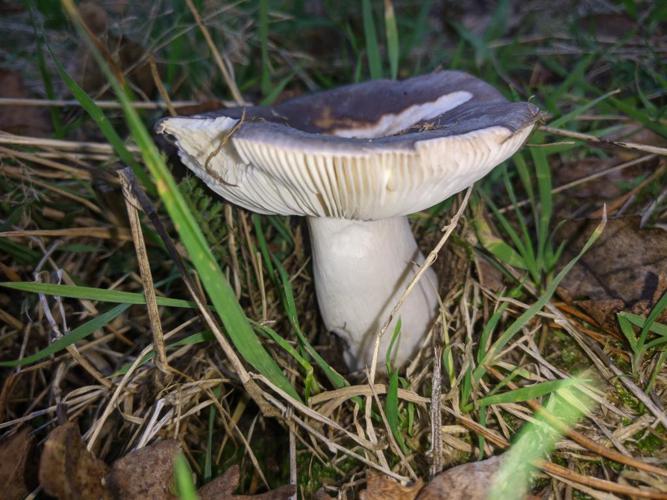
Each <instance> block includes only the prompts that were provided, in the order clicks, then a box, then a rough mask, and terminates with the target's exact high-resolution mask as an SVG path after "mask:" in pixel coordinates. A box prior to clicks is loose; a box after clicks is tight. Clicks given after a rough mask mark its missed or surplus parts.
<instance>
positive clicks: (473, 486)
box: [378, 456, 502, 500]
mask: <svg viewBox="0 0 667 500" xmlns="http://www.w3.org/2000/svg"><path fill="white" fill-rule="evenodd" d="M501 463H502V459H501V457H499V456H498V457H491V458H489V459H487V460H482V461H481V462H472V463H469V464H463V465H459V466H458V467H454V468H452V469H449V470H446V471H445V472H441V473H440V474H438V475H437V476H435V477H434V478H433V479H432V480H431V482H430V483H428V484H427V485H426V486H425V487H424V489H423V490H421V491H420V492H419V496H417V497H416V498H417V500H436V499H440V498H446V499H447V500H486V498H487V496H488V494H489V488H490V486H491V480H492V478H493V475H494V474H495V473H496V472H497V471H498V469H499V468H500V464H501ZM378 498H379V497H378Z"/></svg>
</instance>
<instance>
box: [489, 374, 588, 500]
mask: <svg viewBox="0 0 667 500" xmlns="http://www.w3.org/2000/svg"><path fill="white" fill-rule="evenodd" d="M580 383H582V382H581V380H580V379H578V378H574V379H572V380H571V381H570V382H569V383H568V384H567V385H564V386H563V387H560V388H559V389H558V390H557V391H556V392H555V393H554V394H553V395H552V396H551V397H550V398H549V402H548V403H547V405H546V407H547V411H548V412H549V413H550V414H552V415H556V416H558V417H559V419H560V421H561V422H562V423H563V424H564V425H565V426H566V427H571V426H573V425H574V424H575V423H576V422H577V420H579V419H580V418H581V416H582V415H583V413H584V412H582V408H578V407H577V406H575V405H572V404H570V403H569V402H568V401H569V400H571V399H573V398H575V399H576V396H577V395H575V389H574V388H575V387H576V386H577V385H579V384H580ZM583 410H585V411H586V412H587V411H590V403H589V402H588V401H586V402H585V403H584V405H583ZM536 417H537V419H536V421H535V422H531V423H529V424H526V425H525V426H524V427H523V429H521V432H520V434H519V438H518V439H517V440H516V442H515V443H514V444H513V445H512V447H511V448H510V450H509V451H508V452H507V454H506V457H505V459H504V461H503V464H502V466H501V468H500V470H499V471H498V473H497V474H496V475H495V478H494V483H493V485H492V486H491V488H490V489H489V491H490V492H491V493H490V495H489V499H492V500H500V499H502V500H506V499H515V498H517V499H518V498H523V497H524V494H525V492H526V491H528V485H529V482H530V474H531V472H532V470H533V468H534V467H535V462H536V461H537V460H539V459H541V458H543V457H544V456H546V455H547V454H548V453H549V452H550V451H551V450H552V449H553V448H554V446H555V445H556V441H557V440H558V439H559V438H560V436H561V435H562V429H559V430H556V429H555V428H553V427H552V426H550V425H549V424H548V423H547V422H548V420H547V417H545V416H541V415H540V413H538V414H537V415H536Z"/></svg>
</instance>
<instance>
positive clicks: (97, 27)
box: [79, 1, 155, 97]
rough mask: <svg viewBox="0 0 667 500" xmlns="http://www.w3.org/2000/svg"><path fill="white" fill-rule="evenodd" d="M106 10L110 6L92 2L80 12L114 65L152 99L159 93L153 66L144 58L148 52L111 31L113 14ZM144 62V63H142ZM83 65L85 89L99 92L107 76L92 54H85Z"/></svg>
mask: <svg viewBox="0 0 667 500" xmlns="http://www.w3.org/2000/svg"><path fill="white" fill-rule="evenodd" d="M105 7H107V6H106V5H104V6H103V5H102V4H101V3H100V2H96V1H88V2H82V3H81V5H80V7H79V10H80V12H81V16H82V18H83V20H84V22H85V23H86V25H87V26H88V28H89V29H90V31H91V32H92V33H93V34H94V35H95V36H96V37H97V38H98V40H99V41H100V43H101V44H102V46H103V47H104V50H105V51H106V52H107V53H108V55H109V56H110V57H111V59H112V61H113V64H114V65H115V66H117V67H118V68H119V69H121V70H123V71H126V72H127V75H126V76H127V79H128V80H129V81H130V82H132V83H133V84H134V85H135V86H136V87H137V88H139V89H140V90H141V91H142V92H143V93H144V94H145V95H147V96H149V97H150V96H151V95H153V92H154V90H155V81H154V80H153V76H152V74H151V71H150V66H149V64H148V62H146V60H145V59H144V55H145V53H146V50H145V49H144V48H143V47H142V46H141V45H139V44H138V43H136V42H134V41H133V40H130V39H129V38H127V37H126V36H124V35H120V36H118V35H116V34H114V33H112V32H111V30H110V29H109V22H108V20H109V14H108V13H107V11H106V10H105ZM109 7H112V5H111V4H110V5H109ZM116 15H117V14H116ZM140 61H142V62H141V63H140ZM79 64H80V69H79V72H80V78H79V79H80V84H81V87H82V88H83V89H84V90H86V91H88V92H90V93H95V92H97V91H99V90H100V89H102V88H104V87H105V86H106V84H107V78H106V76H105V75H104V73H103V72H102V71H101V70H100V69H99V66H98V65H97V64H96V63H95V60H94V59H93V57H92V56H91V55H90V53H89V52H88V51H85V50H84V51H82V53H81V56H80V57H79Z"/></svg>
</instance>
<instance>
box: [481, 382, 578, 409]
mask: <svg viewBox="0 0 667 500" xmlns="http://www.w3.org/2000/svg"><path fill="white" fill-rule="evenodd" d="M577 382H578V381H577V380H576V379H565V380H549V381H548V382H541V383H539V384H533V385H530V386H528V387H521V388H520V389H515V390H513V391H508V392H503V393H500V394H494V395H492V396H487V397H485V398H481V399H479V400H477V403H478V404H479V405H480V406H489V405H497V404H507V403H521V402H523V401H529V400H531V399H537V398H540V397H542V396H545V395H547V394H551V393H552V392H555V391H558V390H561V389H565V388H568V387H572V385H574V384H576V383H577Z"/></svg>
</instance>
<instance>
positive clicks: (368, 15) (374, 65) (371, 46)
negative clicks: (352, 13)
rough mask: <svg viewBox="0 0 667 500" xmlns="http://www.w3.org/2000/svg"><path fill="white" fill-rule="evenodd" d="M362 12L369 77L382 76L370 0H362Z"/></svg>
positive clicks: (376, 77)
mask: <svg viewBox="0 0 667 500" xmlns="http://www.w3.org/2000/svg"><path fill="white" fill-rule="evenodd" d="M361 8H362V13H363V17H364V36H365V37H366V55H367V56H368V67H369V69H370V72H371V79H373V80H377V79H378V78H382V61H381V60H380V47H379V44H378V39H377V32H376V31H375V21H374V20H373V8H372V6H371V2H370V0H362V3H361Z"/></svg>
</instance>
